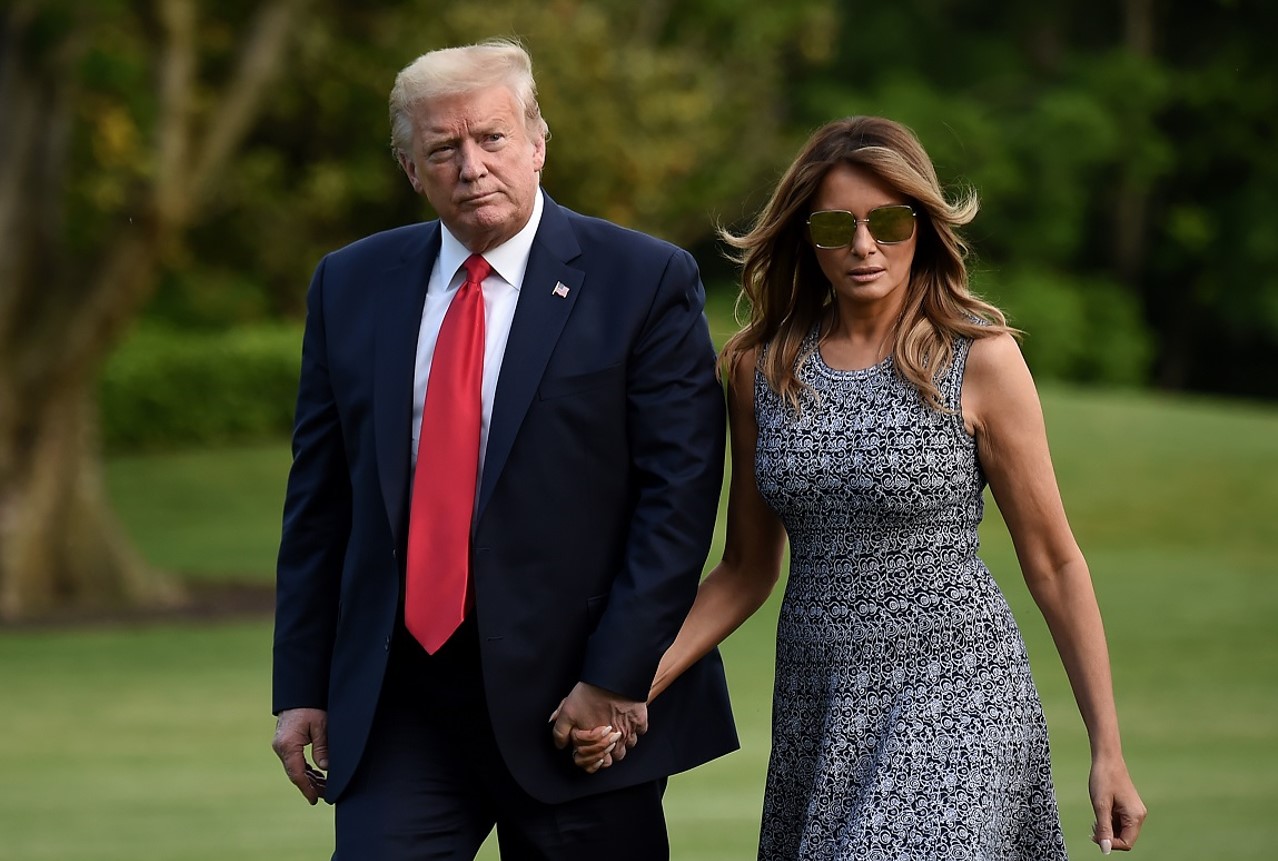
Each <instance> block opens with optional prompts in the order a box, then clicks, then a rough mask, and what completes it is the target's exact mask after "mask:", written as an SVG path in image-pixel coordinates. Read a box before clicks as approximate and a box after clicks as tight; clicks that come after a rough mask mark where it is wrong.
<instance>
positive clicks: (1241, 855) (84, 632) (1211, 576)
mask: <svg viewBox="0 0 1278 861" xmlns="http://www.w3.org/2000/svg"><path fill="white" fill-rule="evenodd" d="M1044 402H1045V408H1046V411H1047V414H1048V422H1049V428H1050V432H1051V437H1052V442H1053V452H1054V456H1055V460H1056V464H1057V469H1058V471H1059V473H1060V480H1061V484H1062V488H1063V492H1064V495H1065V499H1066V504H1067V506H1068V507H1069V509H1070V512H1071V516H1072V519H1073V523H1074V526H1075V530H1076V532H1077V533H1078V536H1079V539H1080V542H1081V543H1082V545H1083V547H1084V550H1085V551H1086V552H1087V554H1088V558H1089V560H1090V561H1091V564H1092V570H1093V574H1094V577H1095V579H1096V584H1097V590H1098V592H1099V594H1100V598H1101V602H1102V608H1103V610H1104V613H1105V618H1106V623H1107V626H1108V630H1109V636H1110V643H1111V648H1112V651H1113V661H1114V671H1115V676H1116V681H1117V687H1118V700H1119V708H1120V716H1121V718H1122V721H1123V727H1124V731H1125V742H1126V748H1127V754H1128V759H1129V764H1130V765H1131V768H1132V771H1133V773H1134V775H1135V777H1136V779H1137V782H1138V784H1139V786H1140V788H1141V790H1142V792H1143V794H1144V797H1145V800H1146V802H1147V804H1148V805H1149V807H1150V810H1151V816H1150V820H1149V822H1148V826H1147V830H1146V834H1145V836H1144V837H1143V839H1142V842H1141V846H1140V852H1139V855H1140V857H1145V858H1152V859H1160V861H1176V859H1185V861H1190V859H1192V861H1201V859H1203V858H1212V859H1216V858H1221V859H1267V858H1272V857H1274V853H1275V849H1274V847H1275V846H1278V823H1276V822H1275V820H1274V819H1273V818H1271V817H1272V815H1273V814H1272V811H1273V808H1274V806H1275V804H1276V803H1278V671H1276V670H1278V625H1276V624H1275V622H1276V620H1278V577H1275V576H1274V575H1275V574H1276V573H1278V571H1275V568H1278V566H1276V565H1275V562H1274V558H1275V556H1274V550H1273V538H1274V532H1275V530H1274V521H1275V512H1278V409H1275V408H1272V407H1260V406H1251V405H1241V404H1233V403H1228V402H1218V401H1211V400H1196V399H1173V398H1164V397H1158V396H1151V395H1148V394H1136V393H1127V392H1113V393H1106V392H1089V391H1082V390H1075V389H1069V388H1051V389H1049V390H1048V391H1047V392H1046V393H1045V396H1044ZM287 464H288V452H287V447H286V446H285V445H284V444H277V445H267V446H260V447H252V448H241V449H232V450H225V451H218V452H196V453H186V454H171V455H155V456H147V457H125V458H117V459H114V460H112V461H111V463H110V464H109V480H110V486H111V489H112V492H113V494H114V496H115V499H116V501H117V503H118V507H119V510H120V513H121V514H122V516H123V518H124V520H125V522H126V524H127V525H128V526H129V528H130V529H131V531H132V532H133V534H134V536H135V537H136V539H137V541H138V543H139V544H140V545H141V547H142V548H143V550H144V551H145V552H146V554H147V555H148V557H149V558H150V559H151V560H152V561H153V562H154V563H155V564H157V565H160V566H163V567H165V568H168V569H171V570H175V571H179V572H181V573H182V574H183V575H184V576H186V577H189V578H194V579H206V580H207V579H213V578H216V579H227V578H232V579H252V580H257V581H260V582H268V581H269V580H270V577H271V566H272V563H273V556H274V550H275V541H276V538H277V535H278V529H279V519H280V513H279V509H280V501H281V498H282V493H283V480H284V475H285V472H286V470H287ZM989 512H990V513H989V516H988V518H987V524H986V528H985V530H984V533H983V537H984V542H985V550H984V554H985V557H986V559H987V561H988V562H989V564H990V567H991V568H992V569H994V571H995V572H996V574H997V575H998V577H999V579H1000V581H1001V582H1002V584H1003V586H1004V589H1005V590H1006V591H1007V592H1008V596H1009V599H1010V600H1011V602H1012V604H1013V607H1014V608H1015V609H1016V611H1017V615H1018V618H1019V619H1020V620H1021V622H1022V626H1023V628H1024V631H1025V636H1026V639H1027V641H1028V643H1029V646H1030V651H1031V655H1032V657H1033V659H1034V662H1035V673H1036V677H1037V679H1038V680H1039V685H1040V688H1041V691H1042V695H1043V699H1044V704H1045V707H1046V710H1047V714H1048V721H1049V724H1050V726H1051V731H1052V742H1053V747H1054V762H1055V771H1056V779H1057V787H1058V793H1059V796H1060V802H1061V807H1062V815H1063V818H1064V824H1065V829H1066V835H1067V839H1068V841H1069V844H1070V848H1071V850H1072V852H1073V854H1074V856H1075V857H1087V856H1088V854H1089V853H1092V852H1095V851H1096V850H1095V849H1094V848H1093V847H1092V846H1091V844H1090V843H1089V842H1088V840H1087V836H1088V834H1089V830H1090V823H1091V815H1090V812H1089V809H1088V806H1087V795H1086V776H1087V748H1086V739H1085V735H1084V733H1083V728H1082V724H1081V721H1080V719H1079V718H1078V715H1077V712H1076V710H1075V708H1074V705H1073V700H1072V698H1071V696H1070V694H1069V690H1068V686H1067V684H1066V682H1065V678H1064V673H1063V671H1062V670H1061V669H1060V663H1059V660H1058V659H1057V657H1056V655H1055V652H1054V650H1053V648H1052V645H1051V642H1050V639H1049V638H1048V637H1047V634H1046V630H1045V628H1044V626H1043V624H1042V621H1041V619H1040V618H1039V617H1038V615H1037V613H1036V611H1035V609H1034V607H1033V605H1032V604H1031V603H1030V601H1029V599H1028V596H1027V593H1026V590H1025V587H1024V585H1023V583H1022V582H1021V581H1020V579H1019V575H1018V574H1017V571H1016V568H1015V563H1014V558H1013V556H1012V554H1011V551H1010V547H1009V542H1008V540H1007V537H1006V534H1005V532H1004V530H1003V526H1002V524H1001V522H1000V521H999V519H998V516H997V511H996V510H995V509H994V508H993V507H992V506H991V507H990V509H989ZM775 618H776V600H775V598H774V600H773V601H772V602H770V603H769V604H768V605H767V607H766V608H765V609H764V611H762V612H761V613H760V614H759V615H758V616H757V617H756V618H754V619H752V620H751V621H750V622H748V623H747V624H746V626H745V627H743V628H742V630H741V631H740V632H738V634H736V635H735V636H734V637H733V638H732V639H731V640H729V642H728V643H727V644H726V646H725V648H724V653H725V658H726V661H727V665H728V672H729V678H730V682H731V686H732V692H733V698H734V702H735V705H736V713H737V718H738V722H739V725H740V729H741V735H742V742H743V745H744V747H743V749H742V750H741V751H739V752H738V753H735V754H733V755H731V756H728V757H725V758H724V759H722V760H719V761H718V762H715V763H712V764H711V765H708V766H706V767H703V768H701V769H698V770H697V771H695V772H693V773H691V774H688V775H683V776H679V777H676V778H675V779H674V780H672V782H671V784H670V790H669V793H668V796H667V801H668V803H667V810H668V814H669V820H670V826H671V832H672V841H673V850H674V857H675V858H676V859H703V861H712V859H714V861H718V859H725V861H726V859H747V858H752V857H753V850H754V843H755V839H756V836H757V833H758V816H759V806H760V799H761V795H762V779H763V772H764V769H765V767H766V760H767V749H768V724H769V708H770V704H769V696H770V685H771V674H772V636H773V627H774V624H775ZM269 661H270V623H269V620H266V619H247V620H241V621H235V622H227V623H221V624H216V625H207V624H196V623H190V622H184V623H171V624H156V625H142V626H136V625H135V626H122V625H115V626H98V627H88V628H80V629H74V630H70V629H58V630H37V629H27V630H17V631H7V632H0V861H38V860H39V859H49V861H64V859H86V861H97V859H101V861H114V859H120V861H124V859H129V861H135V859H164V861H167V859H174V860H175V861H179V860H180V861H185V859H191V861H199V859H209V861H214V859H216V861H225V859H228V858H233V859H246V861H255V859H263V861H267V859H269V861H289V859H299V861H300V859H316V858H326V857H328V852H329V851H330V847H331V837H330V829H331V813H330V811H329V810H328V809H327V808H323V807H320V808H315V809H312V808H309V807H307V806H306V805H305V803H304V802H302V800H301V798H300V796H298V795H297V794H296V793H295V791H294V790H293V789H292V788H291V787H290V786H289V785H288V784H287V783H286V782H285V780H284V777H283V773H282V771H281V770H280V768H279V766H278V764H277V763H276V761H275V759H274V757H273V755H272V753H271V752H270V750H269V748H268V742H269V739H270V735H271V730H272V727H273V719H272V718H271V716H270V715H269V713H268V709H269V691H268V687H269ZM484 857H485V858H495V857H496V853H495V852H493V851H492V849H491V847H490V848H489V850H487V854H486V855H485V856H484Z"/></svg>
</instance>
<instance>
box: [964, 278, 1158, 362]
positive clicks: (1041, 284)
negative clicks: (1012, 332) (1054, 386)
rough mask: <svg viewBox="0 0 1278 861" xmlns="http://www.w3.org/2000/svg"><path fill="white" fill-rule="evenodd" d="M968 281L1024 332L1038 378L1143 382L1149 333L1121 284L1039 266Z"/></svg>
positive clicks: (1024, 344) (1027, 353) (1149, 355)
mask: <svg viewBox="0 0 1278 861" xmlns="http://www.w3.org/2000/svg"><path fill="white" fill-rule="evenodd" d="M973 280H974V286H975V288H976V290H977V292H979V293H982V294H983V295H985V296H987V297H988V298H989V299H990V300H991V301H993V302H994V303H995V304H996V305H998V306H999V307H1000V308H1002V309H1003V311H1004V312H1005V313H1006V314H1007V317H1008V322H1009V323H1010V324H1011V325H1013V326H1015V327H1016V328H1018V329H1021V330H1022V331H1023V332H1024V333H1025V335H1024V340H1023V341H1022V342H1021V349H1022V350H1023V351H1024V353H1025V360H1026V362H1028V363H1029V366H1030V368H1031V369H1032V370H1033V371H1034V375H1035V376H1036V377H1040V378H1046V379H1057V380H1069V381H1072V382H1081V383H1106V384H1115V385H1142V384H1144V383H1146V382H1148V379H1149V368H1150V362H1151V360H1152V357H1153V339H1152V337H1151V335H1150V332H1149V329H1148V328H1147V327H1146V325H1145V323H1144V321H1143V320H1142V319H1141V313H1140V306H1139V304H1138V302H1137V300H1136V298H1135V297H1134V296H1133V295H1132V294H1131V293H1130V292H1129V291H1126V290H1124V289H1123V288H1122V287H1121V286H1120V285H1118V284H1115V283H1114V282H1112V281H1107V280H1104V279H1099V278H1086V277H1079V276H1072V275H1066V274H1063V273H1059V272H1052V271H1047V270H1037V269H1013V270H1006V271H993V272H990V271H985V272H978V273H977V274H976V276H975V277H974V279H973Z"/></svg>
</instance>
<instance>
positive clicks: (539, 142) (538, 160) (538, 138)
mask: <svg viewBox="0 0 1278 861" xmlns="http://www.w3.org/2000/svg"><path fill="white" fill-rule="evenodd" d="M545 166H546V138H545V136H544V135H534V136H533V170H535V171H536V172H537V173H541V169H542V168H543V167H545Z"/></svg>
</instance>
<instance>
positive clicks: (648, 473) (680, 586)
mask: <svg viewBox="0 0 1278 861" xmlns="http://www.w3.org/2000/svg"><path fill="white" fill-rule="evenodd" d="M704 308H705V291H704V289H703V287H702V285H701V278H700V275H699V273H698V271H697V266H696V263H695V262H694V261H693V259H692V256H691V255H690V254H688V253H687V252H686V251H682V250H679V249H675V250H674V251H673V253H672V254H671V256H670V258H669V260H668V261H667V264H666V267H665V270H664V272H663V274H662V277H661V283H660V285H659V287H658V289H657V291H656V294H655V299H654V301H653V304H652V306H651V308H650V309H649V312H648V315H647V319H646V321H645V323H644V326H643V329H642V331H641V333H640V335H639V338H638V340H637V341H636V344H635V347H634V348H633V350H632V352H631V355H630V360H629V366H628V373H627V429H628V437H629V439H628V442H629V444H630V459H631V470H632V472H633V476H632V477H633V484H634V487H635V502H634V508H633V515H632V517H631V521H630V530H629V535H628V538H627V543H626V550H625V556H624V563H623V567H622V569H621V571H620V572H619V573H618V575H617V577H616V579H615V580H614V582H613V586H612V590H611V594H610V597H609V600H608V607H607V610H606V611H605V612H604V614H603V616H602V618H601V619H600V622H599V625H598V626H597V627H596V629H595V631H594V633H593V634H592V635H591V638H590V641H589V643H588V645H587V652H586V659H585V664H584V668H583V671H582V680H583V681H585V682H588V683H590V684H594V685H597V686H599V687H602V688H605V689H607V690H610V691H613V692H615V693H619V694H622V695H623V696H626V697H628V698H630V699H632V700H640V701H641V700H645V699H647V697H648V688H649V686H650V685H651V683H652V678H653V675H654V674H655V672H656V668H657V663H658V662H659V661H660V659H661V655H662V653H663V652H665V650H666V648H667V647H668V646H669V645H670V644H671V643H672V642H673V641H674V638H675V635H676V634H677V633H678V631H679V627H680V625H681V624H682V623H683V619H684V617H685V616H686V615H687V612H688V609H689V608H690V607H691V606H692V601H693V599H694V598H695V597H696V591H697V586H698V584H699V582H700V579H701V571H702V566H703V565H704V563H705V559H706V555H707V553H708V552H709V548H710V540H711V537H712V535H713V532H714V521H715V515H716V513H717V511H718V503H719V488H720V484H721V482H722V480H723V451H724V402H723V390H722V388H721V387H720V385H719V382H718V380H717V379H716V377H715V370H714V368H715V350H714V345H713V344H712V343H711V340H710V332H709V328H708V326H707V324H706V318H705V314H704V313H703V311H704Z"/></svg>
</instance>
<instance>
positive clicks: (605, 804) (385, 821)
mask: <svg viewBox="0 0 1278 861" xmlns="http://www.w3.org/2000/svg"><path fill="white" fill-rule="evenodd" d="M564 693H565V694H566V693H567V691H564ZM546 744H551V740H550V728H549V726H547V728H546ZM567 755H568V754H567V753H566V752H565V754H564V756H567ZM664 789H665V781H664V780H663V781H658V782H654V783H645V784H641V785H639V786H634V787H629V788H627V789H622V790H617V791H615V792H608V793H603V794H600V795H592V796H587V797H585V798H581V799H577V800H574V801H568V802H565V803H562V804H545V803H543V802H540V801H537V800H536V799H534V798H532V797H531V796H530V795H528V793H526V792H524V791H523V789H521V788H520V787H519V785H518V784H517V783H516V782H515V780H514V778H513V777H512V776H511V774H510V772H509V770H507V768H506V765H505V763H504V762H503V761H502V758H501V754H500V752H499V751H498V749H497V743H496V740H495V739H494V738H493V733H492V725H491V723H490V721H489V719H488V707H487V703H486V702H485V699H484V691H483V682H482V679H481V676H480V663H479V647H478V643H477V641H476V634H475V629H474V625H473V623H470V622H467V623H466V624H464V625H463V626H462V628H461V629H460V630H459V631H458V632H457V633H456V634H455V635H454V636H453V637H452V639H450V640H449V641H448V643H446V644H445V645H444V647H443V648H442V649H440V650H439V652H437V653H436V654H435V655H427V654H426V653H425V651H423V650H422V648H421V647H420V646H418V645H417V643H416V641H415V640H413V639H412V637H411V636H410V635H409V634H408V633H407V632H406V631H402V630H401V632H400V634H399V635H398V636H397V637H396V640H395V642H394V644H393V646H392V649H391V657H390V665H389V667H388V668H387V677H386V682H385V684H384V685H383V687H382V697H381V700H380V702H379V703H378V707H377V715H376V717H375V719H374V721H373V727H372V732H371V733H370V735H369V740H368V746H367V748H366V749H365V751H364V757H363V759H362V760H361V762H360V766H359V769H358V771H357V772H356V774H355V777H354V779H353V781H352V783H351V785H350V786H349V787H348V788H347V790H346V792H345V793H343V795H342V797H341V798H340V799H339V800H338V802H337V806H336V811H335V813H336V817H335V818H336V833H337V851H336V852H335V853H334V855H333V861H453V859H458V861H471V859H473V858H474V857H475V854H476V852H478V851H479V847H480V845H481V844H482V843H483V842H484V840H485V839H486V838H487V836H488V834H489V833H490V832H491V831H492V829H493V827H494V826H496V828H497V839H498V843H499V845H500V847H501V857H502V859H503V861H578V859H580V861H587V859H589V861H598V859H608V861H629V859H633V861H662V860H663V859H668V858H669V857H670V849H669V843H668V841H667V837H666V825H665V817H664V815H663V812H662V809H661V796H662V793H663V791H664Z"/></svg>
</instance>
